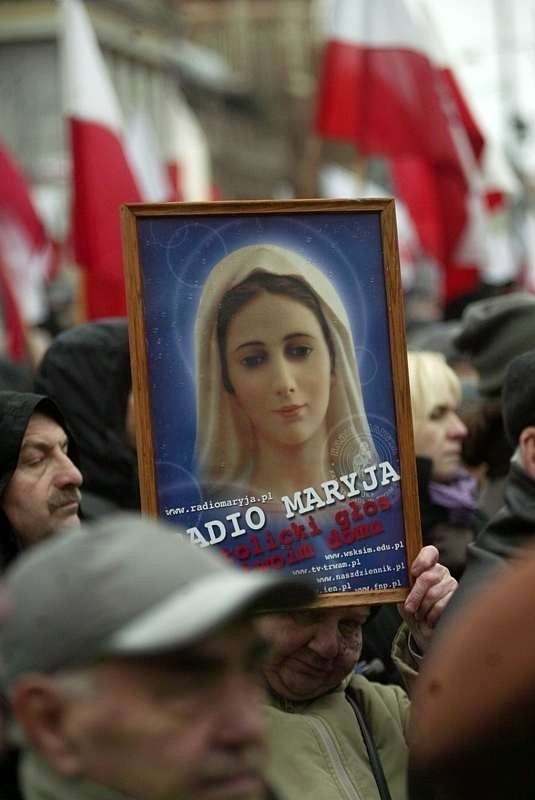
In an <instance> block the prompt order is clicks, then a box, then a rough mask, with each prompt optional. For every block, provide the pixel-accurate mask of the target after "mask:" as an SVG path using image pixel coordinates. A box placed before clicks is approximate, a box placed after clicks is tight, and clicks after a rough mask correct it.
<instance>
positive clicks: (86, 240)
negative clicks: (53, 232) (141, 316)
mask: <svg viewBox="0 0 535 800" xmlns="http://www.w3.org/2000/svg"><path fill="white" fill-rule="evenodd" d="M61 11H62V22H63V26H62V28H63V30H62V45H63V63H62V72H63V89H64V113H65V116H66V117H67V120H68V123H69V128H70V140H71V155H72V191H73V202H72V243H73V247H74V257H75V260H76V262H77V263H78V265H79V266H80V267H81V269H82V270H83V273H84V276H85V293H84V294H85V304H86V308H85V312H86V316H87V318H88V319H94V318H96V317H104V316H115V315H119V316H120V315H124V314H125V313H126V301H125V290H124V276H123V266H122V249H121V228H120V221H119V209H120V206H121V204H122V203H133V202H139V201H141V193H140V190H139V188H138V186H137V183H136V180H135V178H134V175H133V173H132V170H131V168H130V165H129V163H128V159H127V156H126V152H125V148H124V141H123V132H124V129H123V119H122V114H121V110H120V108H119V103H118V100H117V97H116V95H115V91H114V88H113V85H112V82H111V79H110V76H109V74H108V71H107V68H106V64H105V61H104V57H103V55H102V53H101V51H100V48H99V45H98V41H97V38H96V36H95V33H94V31H93V28H92V25H91V21H90V19H89V16H88V14H87V11H86V9H85V7H84V3H82V2H81V1H80V0H62V4H61Z"/></svg>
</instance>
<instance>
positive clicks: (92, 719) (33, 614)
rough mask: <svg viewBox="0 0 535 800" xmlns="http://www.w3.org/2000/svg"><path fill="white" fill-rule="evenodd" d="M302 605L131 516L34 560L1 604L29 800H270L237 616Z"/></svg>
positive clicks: (28, 557) (298, 596)
mask: <svg viewBox="0 0 535 800" xmlns="http://www.w3.org/2000/svg"><path fill="white" fill-rule="evenodd" d="M313 596H314V595H313V591H312V590H311V589H310V588H309V586H308V585H306V584H302V583H299V582H296V581H294V580H292V579H289V578H281V577H279V576H278V575H277V574H273V573H272V572H269V573H268V572H259V571H254V572H246V571H243V570H240V569H239V568H237V567H234V566H231V565H230V564H229V563H227V562H226V561H225V560H224V559H221V558H220V557H219V556H217V555H214V554H211V553H209V552H207V551H206V550H202V549H199V548H197V547H195V546H194V545H191V544H190V543H189V542H188V541H187V540H186V537H184V536H181V535H178V534H176V533H175V534H173V532H172V530H171V529H169V528H167V527H166V526H165V525H164V524H163V523H159V522H153V521H149V520H146V519H143V518H140V517H138V516H135V515H121V516H116V517H109V518H107V519H106V520H102V521H100V522H99V523H95V524H94V525H93V526H87V527H85V528H84V527H83V526H82V528H78V529H76V530H75V529H73V530H72V531H69V532H66V533H65V534H64V535H62V536H60V537H53V538H51V539H49V540H48V541H46V542H43V543H42V544H40V545H39V546H37V547H35V548H32V549H31V550H29V551H28V552H27V553H25V554H24V555H22V556H21V557H20V558H19V559H18V560H17V562H16V563H15V564H13V565H12V566H11V567H10V569H9V570H8V571H7V572H6V575H5V581H4V584H3V587H2V594H1V598H0V599H1V602H0V617H2V620H1V622H0V659H1V664H2V669H1V673H0V674H1V676H2V682H3V688H4V690H5V691H6V693H7V695H8V696H9V698H10V705H11V709H12V713H13V718H14V720H15V722H16V723H17V724H18V728H19V730H20V734H21V736H20V739H21V745H20V746H21V749H22V755H21V766H20V779H21V787H22V793H23V796H24V798H25V800H45V798H46V800H74V798H76V800H121V799H122V800H126V798H129V799H130V800H133V799H134V798H135V800H185V799H186V798H187V799H188V800H193V799H195V800H216V798H217V800H260V799H261V798H264V797H266V791H267V790H266V787H265V785H264V781H263V778H262V772H263V762H264V734H263V724H262V715H261V710H260V703H259V700H260V690H259V684H258V678H257V674H256V667H257V665H258V661H259V658H260V655H261V653H262V649H263V647H262V639H261V638H260V637H259V635H258V633H257V632H256V628H255V627H254V625H253V624H252V623H251V620H250V619H249V618H248V617H249V615H250V614H251V612H252V611H255V610H258V609H260V608H263V609H279V610H280V609H284V608H288V607H295V606H300V605H303V604H306V603H310V602H311V600H312V599H313Z"/></svg>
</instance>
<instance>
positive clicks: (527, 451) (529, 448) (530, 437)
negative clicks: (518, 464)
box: [518, 425, 535, 480]
mask: <svg viewBox="0 0 535 800" xmlns="http://www.w3.org/2000/svg"><path fill="white" fill-rule="evenodd" d="M518 446H519V448H520V455H521V458H522V465H523V467H524V469H525V470H526V472H527V473H528V475H529V476H530V478H532V479H533V480H535V426H533V425H528V427H527V428H524V430H523V431H522V433H521V434H520V439H519V440H518Z"/></svg>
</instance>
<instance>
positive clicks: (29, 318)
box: [0, 141, 55, 325]
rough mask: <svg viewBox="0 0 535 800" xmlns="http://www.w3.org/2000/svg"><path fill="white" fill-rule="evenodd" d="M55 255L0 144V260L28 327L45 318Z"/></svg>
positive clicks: (27, 192)
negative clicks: (48, 286)
mask: <svg viewBox="0 0 535 800" xmlns="http://www.w3.org/2000/svg"><path fill="white" fill-rule="evenodd" d="M54 255H55V250H54V248H53V246H52V242H51V241H50V239H49V236H48V234H47V232H46V230H45V227H44V225H43V222H42V220H41V218H40V217H39V215H38V213H37V210H36V208H35V206H34V203H33V200H32V197H31V193H30V187H29V185H28V182H27V180H26V178H25V176H24V173H23V171H22V169H21V168H20V167H19V166H18V164H17V163H16V161H15V159H14V158H13V156H12V155H11V154H10V153H9V151H8V148H7V147H6V145H5V144H4V143H2V142H1V141H0V260H1V261H2V262H3V265H4V273H5V275H4V278H5V281H9V284H10V286H11V291H12V293H13V302H16V304H17V307H18V309H19V312H20V315H21V317H22V318H23V319H24V321H25V323H26V324H28V325H37V324H39V323H40V322H42V321H43V319H44V318H45V316H46V313H47V307H46V299H45V283H46V281H47V278H48V277H50V274H51V271H52V269H53V266H54Z"/></svg>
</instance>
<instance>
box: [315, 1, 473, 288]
mask: <svg viewBox="0 0 535 800" xmlns="http://www.w3.org/2000/svg"><path fill="white" fill-rule="evenodd" d="M331 14H332V16H331V27H330V34H329V40H328V42H327V45H326V48H325V53H324V58H323V66H322V71H321V77H320V84H319V92H318V103H317V112H316V118H315V129H316V131H317V132H318V133H319V134H320V135H322V136H324V137H326V138H334V139H343V140H346V141H347V140H350V141H353V142H354V143H355V144H356V146H357V149H358V151H359V153H360V154H361V155H363V156H371V155H377V156H383V157H385V158H386V159H388V160H389V163H390V167H391V173H392V180H393V185H394V191H395V193H396V194H397V195H398V196H399V197H401V199H403V200H404V202H405V203H406V205H407V208H408V210H409V213H410V215H411V217H412V219H413V221H414V224H415V226H416V229H417V232H418V236H419V238H420V241H421V243H422V246H423V248H424V250H425V251H426V252H427V253H428V254H429V255H430V256H432V257H433V258H435V259H436V260H437V261H438V263H440V264H441V265H442V268H443V272H444V274H445V275H446V273H447V270H448V269H449V266H450V265H451V264H452V262H453V261H454V259H455V257H456V250H457V247H458V246H459V244H460V241H461V238H462V236H463V233H464V231H465V229H466V225H467V221H468V217H469V183H468V179H467V175H466V172H465V167H464V165H463V163H462V158H461V154H460V152H459V148H458V142H457V141H456V136H455V133H454V132H453V131H452V128H451V113H450V112H451V99H450V100H449V102H450V108H449V109H448V102H447V100H448V97H449V95H448V89H447V86H446V82H445V80H444V78H443V77H442V76H441V75H440V73H439V71H438V70H437V68H436V66H435V64H434V63H433V62H432V60H431V58H430V53H429V48H428V44H427V42H426V38H425V35H424V34H423V31H422V27H421V25H419V24H418V22H417V21H416V20H415V19H413V17H412V16H411V15H410V14H409V11H408V9H407V8H406V6H405V5H404V3H403V0H374V1H373V2H369V0H335V2H334V3H333V5H332V9H331ZM476 276H477V270H476ZM473 279H474V273H472V274H471V275H470V278H469V282H473ZM465 288H466V287H464V286H463V289H465Z"/></svg>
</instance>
